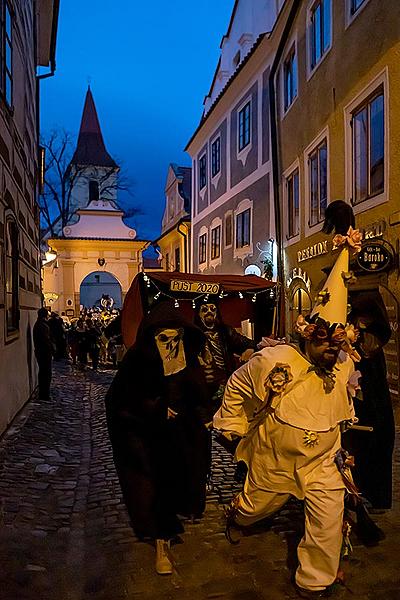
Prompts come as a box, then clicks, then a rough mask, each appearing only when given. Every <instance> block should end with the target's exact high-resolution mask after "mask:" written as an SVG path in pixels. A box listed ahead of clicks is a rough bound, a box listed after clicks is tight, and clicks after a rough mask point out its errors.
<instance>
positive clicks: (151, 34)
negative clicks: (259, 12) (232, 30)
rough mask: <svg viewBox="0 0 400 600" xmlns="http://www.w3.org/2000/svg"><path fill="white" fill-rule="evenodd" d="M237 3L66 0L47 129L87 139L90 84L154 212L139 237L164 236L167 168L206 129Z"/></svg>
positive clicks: (105, 127) (45, 111) (107, 130)
mask: <svg viewBox="0 0 400 600" xmlns="http://www.w3.org/2000/svg"><path fill="white" fill-rule="evenodd" d="M232 7H233V0H202V1H201V2H195V1H194V0H172V1H170V2H168V3H167V2H165V0H153V1H152V2H147V3H146V2H139V1H138V0H120V1H119V2H111V3H110V2H109V1H108V0H96V2H94V1H93V0H91V1H90V2H88V1H86V2H82V1H81V0H79V1H78V0H62V1H61V12H60V19H59V29H58V39H57V70H56V74H55V77H53V78H49V79H46V80H44V81H43V82H42V84H41V129H42V132H43V133H44V134H45V135H46V133H47V132H49V131H50V130H51V129H53V128H63V129H65V130H67V131H69V132H71V133H72V134H73V135H74V136H76V135H77V134H78V130H79V125H80V119H81V114H82V109H83V102H84V98H85V94H86V90H87V86H88V82H89V81H90V86H91V89H92V92H93V96H94V100H95V103H96V107H97V112H98V115H99V119H100V124H101V126H102V131H103V136H104V139H105V143H106V147H107V149H108V151H109V152H110V154H111V155H112V156H113V158H114V159H115V160H116V161H117V162H120V163H122V165H123V168H124V170H125V171H126V172H127V174H128V176H129V178H130V179H131V180H133V182H134V184H133V198H129V197H126V198H124V202H126V203H128V202H129V203H130V204H133V205H135V206H139V207H140V208H141V209H142V210H143V211H144V212H145V214H144V215H143V216H140V217H137V218H136V219H135V222H134V223H131V224H132V225H134V226H135V227H137V230H138V236H139V237H140V238H144V239H154V238H155V237H157V235H158V234H159V232H160V224H161V217H162V212H163V207H164V186H165V181H166V176H167V170H168V164H169V163H170V162H176V163H178V164H182V165H190V158H189V156H188V155H187V154H186V153H185V152H184V151H183V149H184V147H185V145H186V143H187V141H188V140H189V138H190V137H191V135H192V133H193V132H194V130H195V128H196V127H197V125H198V123H199V119H200V116H201V113H202V103H203V99H204V96H205V95H206V94H207V92H208V90H209V87H210V84H211V81H212V77H213V75H214V70H215V67H216V64H217V61H218V57H219V45H220V42H221V38H222V36H223V35H224V34H225V33H226V30H227V27H228V23H229V18H230V15H231V11H232Z"/></svg>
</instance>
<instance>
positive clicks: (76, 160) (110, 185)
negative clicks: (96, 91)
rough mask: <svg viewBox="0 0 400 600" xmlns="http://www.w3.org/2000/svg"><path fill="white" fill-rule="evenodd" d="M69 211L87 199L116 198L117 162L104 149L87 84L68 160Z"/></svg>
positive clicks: (81, 205) (82, 205) (105, 199)
mask: <svg viewBox="0 0 400 600" xmlns="http://www.w3.org/2000/svg"><path fill="white" fill-rule="evenodd" d="M69 172H70V178H71V184H72V193H71V207H72V209H73V211H75V210H77V209H80V208H86V207H87V206H88V205H89V204H90V203H91V202H94V201H105V202H107V203H109V202H111V205H113V204H114V203H115V202H116V200H117V180H118V172H119V166H118V165H117V163H116V162H115V161H114V159H113V158H112V157H111V156H110V154H109V153H108V152H107V149H106V146H105V144H104V139H103V134H102V132H101V128H100V122H99V118H98V116H97V111H96V106H95V103H94V99H93V94H92V91H91V89H90V86H89V87H88V90H87V92H86V98H85V105H84V108H83V113H82V120H81V126H80V130H79V136H78V143H77V146H76V149H75V152H74V155H73V157H72V159H71V163H70V168H69Z"/></svg>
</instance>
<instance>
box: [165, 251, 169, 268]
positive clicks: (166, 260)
mask: <svg viewBox="0 0 400 600" xmlns="http://www.w3.org/2000/svg"><path fill="white" fill-rule="evenodd" d="M165 270H166V271H169V254H168V252H167V253H166V255H165Z"/></svg>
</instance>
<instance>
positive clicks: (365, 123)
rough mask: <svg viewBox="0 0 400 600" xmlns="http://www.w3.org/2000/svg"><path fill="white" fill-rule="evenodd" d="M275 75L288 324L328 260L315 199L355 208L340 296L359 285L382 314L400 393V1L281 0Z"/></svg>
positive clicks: (303, 307)
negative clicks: (345, 286)
mask: <svg viewBox="0 0 400 600" xmlns="http://www.w3.org/2000/svg"><path fill="white" fill-rule="evenodd" d="M280 18H281V19H283V20H286V22H288V23H289V24H290V28H289V29H287V30H286V33H287V36H286V43H285V47H284V50H283V52H282V56H281V60H280V64H279V67H278V69H277V74H276V80H275V83H276V98H277V99H276V105H277V147H278V152H277V154H278V156H279V171H278V172H279V176H280V179H279V181H278V182H276V183H277V188H276V191H277V192H278V195H279V207H280V211H281V222H282V246H283V250H284V253H283V256H284V274H285V282H286V309H287V310H286V315H287V319H286V320H287V322H286V327H287V330H288V331H289V330H290V329H291V324H292V323H293V321H294V320H295V318H296V317H297V315H298V314H299V313H300V312H303V313H307V311H309V308H310V306H311V304H312V303H313V301H314V298H315V295H316V293H317V292H318V291H319V289H320V287H321V284H322V282H323V281H324V279H325V278H326V272H327V271H328V270H329V268H330V266H331V264H332V260H333V259H332V257H331V254H330V250H331V240H330V237H331V236H326V235H324V234H323V233H322V231H321V229H322V223H323V220H324V211H325V207H326V206H327V204H329V202H331V201H333V200H337V199H342V200H345V201H346V202H348V203H350V204H351V205H352V206H353V209H354V213H355V215H356V226H357V227H358V228H360V229H362V230H363V231H364V237H365V240H366V241H365V242H364V246H363V251H362V252H361V254H360V258H359V260H358V261H357V262H354V264H353V265H352V266H351V268H352V269H353V271H354V272H355V274H356V276H357V282H356V283H355V284H354V285H353V286H352V287H351V288H350V297H351V296H352V295H355V294H358V293H362V292H363V291H366V290H369V291H372V292H373V293H375V294H376V295H377V296H379V297H380V298H381V299H382V300H383V303H384V305H385V306H386V310H387V313H388V317H389V320H390V325H391V328H392V338H391V340H390V342H389V343H388V344H387V346H386V347H385V354H386V360H387V365H388V378H389V383H390V389H391V393H392V397H393V400H394V403H395V406H397V407H398V400H399V334H398V323H399V300H398V299H399V298H400V280H399V236H400V203H399V197H400V144H399V140H400V69H399V64H400V29H399V23H400V3H399V2H398V1H397V0H385V2H384V3H382V2H381V1H380V0H343V1H341V2H336V1H334V0H315V1H314V2H312V1H311V2H310V1H304V2H288V3H286V4H285V7H284V10H283V12H282V13H281V16H280Z"/></svg>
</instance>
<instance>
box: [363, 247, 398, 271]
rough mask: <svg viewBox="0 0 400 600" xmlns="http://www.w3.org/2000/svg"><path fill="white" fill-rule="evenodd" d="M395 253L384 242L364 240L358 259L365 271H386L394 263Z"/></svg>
mask: <svg viewBox="0 0 400 600" xmlns="http://www.w3.org/2000/svg"><path fill="white" fill-rule="evenodd" d="M392 259H393V253H392V251H391V249H390V248H389V247H386V246H385V245H384V244H383V243H382V242H364V243H363V245H362V247H361V252H359V253H358V254H357V257H356V260H357V264H358V266H359V267H361V268H362V269H364V271H369V272H374V273H375V272H377V271H386V270H387V269H388V268H389V267H390V266H391V264H392Z"/></svg>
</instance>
